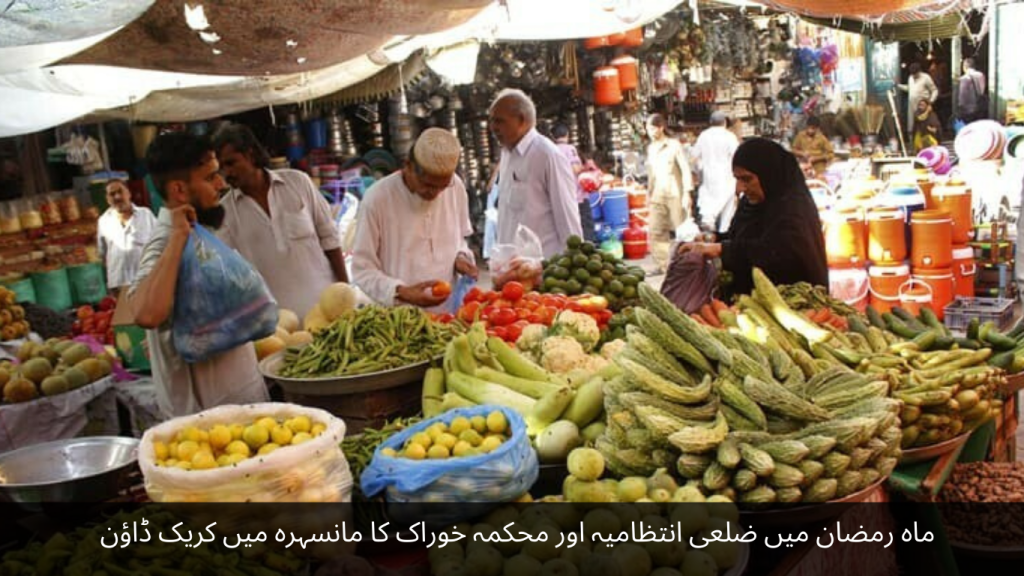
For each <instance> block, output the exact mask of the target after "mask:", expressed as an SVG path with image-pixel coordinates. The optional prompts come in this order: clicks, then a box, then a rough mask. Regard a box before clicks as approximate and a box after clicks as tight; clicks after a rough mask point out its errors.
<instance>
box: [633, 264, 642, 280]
mask: <svg viewBox="0 0 1024 576" xmlns="http://www.w3.org/2000/svg"><path fill="white" fill-rule="evenodd" d="M629 273H630V274H632V275H633V276H636V277H637V278H640V279H641V280H642V279H643V277H644V269H643V268H641V267H639V266H630V267H629Z"/></svg>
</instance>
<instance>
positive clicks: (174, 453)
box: [167, 442, 178, 459]
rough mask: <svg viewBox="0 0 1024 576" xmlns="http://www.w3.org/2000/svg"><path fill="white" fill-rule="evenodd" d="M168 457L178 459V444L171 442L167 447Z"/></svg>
mask: <svg viewBox="0 0 1024 576" xmlns="http://www.w3.org/2000/svg"><path fill="white" fill-rule="evenodd" d="M167 456H169V457H171V458H174V459H177V458H178V443H177V442H171V443H170V444H168V445H167Z"/></svg>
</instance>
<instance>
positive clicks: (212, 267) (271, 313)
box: [172, 226, 277, 363]
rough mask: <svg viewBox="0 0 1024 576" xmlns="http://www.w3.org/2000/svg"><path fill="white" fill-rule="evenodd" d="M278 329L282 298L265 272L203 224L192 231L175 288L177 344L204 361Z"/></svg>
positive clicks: (185, 355)
mask: <svg viewBox="0 0 1024 576" xmlns="http://www.w3.org/2000/svg"><path fill="white" fill-rule="evenodd" d="M276 329H277V302H275V301H274V298H273V297H272V296H271V295H270V290H269V289H268V288H267V284H266V282H264V281H263V277H262V276H260V275H259V273H258V272H256V270H255V269H254V268H253V267H252V265H250V264H249V263H248V262H246V261H245V259H243V258H242V257H241V256H240V255H239V254H238V252H235V251H234V250H232V249H231V248H229V247H228V246H227V245H225V244H224V243H223V242H221V241H220V240H219V239H217V237H216V236H214V235H213V233H212V232H209V231H208V230H206V228H204V227H202V226H196V227H195V228H193V229H192V233H191V234H189V237H188V243H187V244H186V245H185V251H184V252H183V253H182V255H181V266H180V268H179V270H178V284H177V286H176V287H175V291H174V330H173V334H172V336H173V340H174V348H175V349H176V350H177V351H178V353H179V354H181V357H182V358H183V359H184V360H185V362H188V363H196V362H201V361H203V360H206V359H208V358H210V357H211V356H214V355H216V354H219V353H221V352H226V351H228V350H231V349H233V348H235V347H238V346H241V345H243V344H246V343H248V342H255V341H256V340H259V339H261V338H266V337H267V336H270V335H271V334H273V333H274V330H276Z"/></svg>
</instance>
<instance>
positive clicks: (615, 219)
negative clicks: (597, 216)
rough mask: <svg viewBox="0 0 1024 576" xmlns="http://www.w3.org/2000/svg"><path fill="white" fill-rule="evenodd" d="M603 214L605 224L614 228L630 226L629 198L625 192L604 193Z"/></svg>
mask: <svg viewBox="0 0 1024 576" xmlns="http://www.w3.org/2000/svg"><path fill="white" fill-rule="evenodd" d="M601 213H602V214H603V216H604V223H605V224H607V225H609V226H611V227H613V228H617V227H622V226H628V225H629V197H628V194H626V191H625V190H609V191H607V192H604V193H603V199H602V201H601Z"/></svg>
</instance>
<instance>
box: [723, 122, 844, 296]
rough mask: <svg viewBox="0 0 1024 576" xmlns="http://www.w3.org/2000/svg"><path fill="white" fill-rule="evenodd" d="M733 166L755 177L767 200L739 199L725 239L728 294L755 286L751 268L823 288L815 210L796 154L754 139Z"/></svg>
mask: <svg viewBox="0 0 1024 576" xmlns="http://www.w3.org/2000/svg"><path fill="white" fill-rule="evenodd" d="M732 165H733V168H737V167H740V168H744V169H746V170H748V171H750V172H752V173H754V174H755V175H757V178H758V180H760V183H761V189H762V190H764V196H765V198H764V200H763V201H762V202H761V203H760V204H752V203H751V202H750V201H749V200H748V199H747V198H746V197H744V198H742V199H741V200H740V203H739V207H738V209H737V211H736V215H735V216H734V217H733V219H732V224H731V225H730V227H729V234H728V237H729V239H728V240H726V241H725V242H723V245H722V264H723V267H724V268H725V269H726V270H728V271H730V272H732V274H733V279H734V280H733V285H732V289H731V292H733V293H734V294H749V293H750V292H751V291H752V290H753V279H752V276H751V271H752V270H753V268H754V267H755V266H756V267H758V268H761V269H762V270H763V271H764V272H765V274H767V275H768V277H769V278H770V279H771V280H772V281H773V282H775V283H778V284H793V283H796V282H801V281H804V282H810V283H811V284H816V285H819V286H825V287H827V286H828V263H827V260H826V257H825V240H824V238H823V236H822V230H821V221H820V220H819V218H818V208H817V206H816V205H815V204H814V198H813V197H812V196H811V192H810V190H808V188H807V181H806V179H805V178H804V174H803V171H802V170H800V164H799V163H798V162H797V160H796V157H795V156H793V155H792V154H791V153H789V152H788V151H787V150H786V149H785V148H783V147H782V146H780V145H778V144H776V143H775V142H772V141H771V140H765V139H763V138H756V139H753V140H748V141H746V142H744V143H743V144H741V145H740V147H739V148H737V149H736V153H735V154H734V155H733V159H732Z"/></svg>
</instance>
